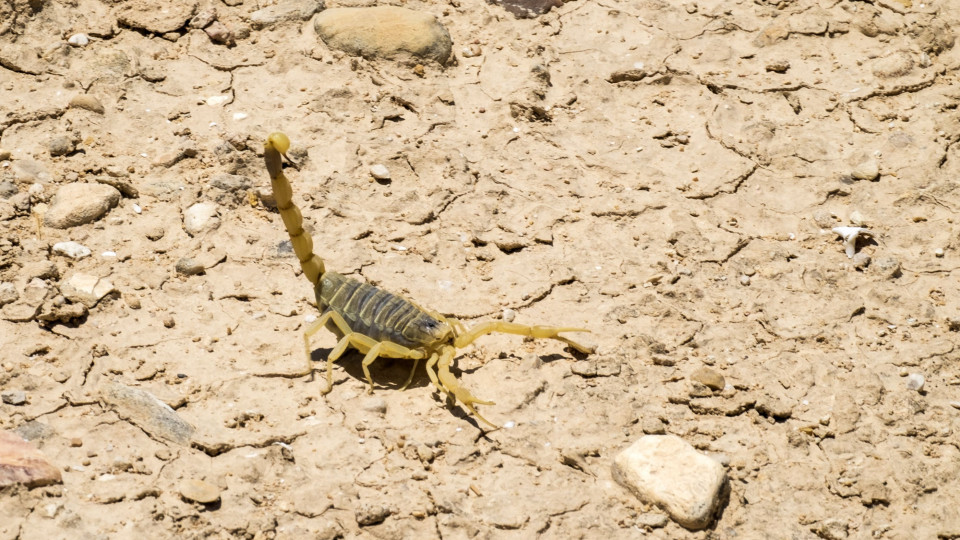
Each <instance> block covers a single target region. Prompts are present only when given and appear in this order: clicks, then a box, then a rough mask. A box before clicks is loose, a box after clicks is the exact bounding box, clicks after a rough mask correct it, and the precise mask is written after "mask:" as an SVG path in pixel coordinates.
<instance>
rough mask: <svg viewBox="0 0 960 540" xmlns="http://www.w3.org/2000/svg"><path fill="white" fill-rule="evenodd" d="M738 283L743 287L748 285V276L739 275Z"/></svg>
mask: <svg viewBox="0 0 960 540" xmlns="http://www.w3.org/2000/svg"><path fill="white" fill-rule="evenodd" d="M740 284H741V285H743V286H744V287H746V286H747V285H750V276H748V275H746V274H744V275H742V276H740Z"/></svg>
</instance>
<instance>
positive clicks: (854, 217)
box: [850, 210, 867, 227]
mask: <svg viewBox="0 0 960 540" xmlns="http://www.w3.org/2000/svg"><path fill="white" fill-rule="evenodd" d="M850 224H851V225H853V226H854V227H865V226H866V225H867V220H865V219H864V218H863V214H861V213H860V211H859V210H854V211H853V212H851V213H850Z"/></svg>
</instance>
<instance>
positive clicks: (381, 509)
mask: <svg viewBox="0 0 960 540" xmlns="http://www.w3.org/2000/svg"><path fill="white" fill-rule="evenodd" d="M392 513H393V509H392V508H390V507H389V506H386V505H384V504H370V503H360V504H359V505H358V506H357V509H356V511H355V513H354V514H355V516H356V518H357V525H360V526H361V527H364V526H367V525H376V524H377V523H382V522H383V520H385V519H387V518H388V517H390V514H392Z"/></svg>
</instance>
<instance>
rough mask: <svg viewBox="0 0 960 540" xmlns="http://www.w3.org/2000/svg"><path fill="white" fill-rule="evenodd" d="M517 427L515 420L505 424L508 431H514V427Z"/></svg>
mask: <svg viewBox="0 0 960 540" xmlns="http://www.w3.org/2000/svg"><path fill="white" fill-rule="evenodd" d="M516 425H517V423H516V422H514V421H513V420H510V421H509V422H507V423H505V424H504V425H503V427H505V428H507V429H513V428H514V427H516Z"/></svg>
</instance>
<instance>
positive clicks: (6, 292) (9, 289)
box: [0, 281, 20, 306]
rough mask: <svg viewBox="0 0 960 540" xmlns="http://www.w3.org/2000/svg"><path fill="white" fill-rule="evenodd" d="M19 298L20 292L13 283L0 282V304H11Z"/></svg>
mask: <svg viewBox="0 0 960 540" xmlns="http://www.w3.org/2000/svg"><path fill="white" fill-rule="evenodd" d="M19 298H20V293H18V292H17V288H16V287H15V286H14V285H13V283H10V282H7V281H4V282H2V283H0V306H3V305H5V304H12V303H13V302H16V301H17V300H18V299H19Z"/></svg>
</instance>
